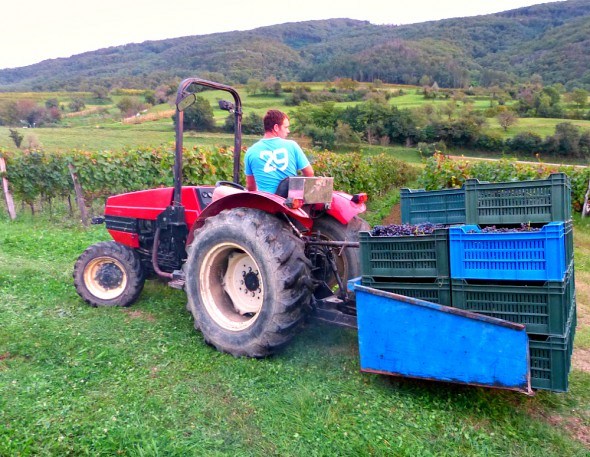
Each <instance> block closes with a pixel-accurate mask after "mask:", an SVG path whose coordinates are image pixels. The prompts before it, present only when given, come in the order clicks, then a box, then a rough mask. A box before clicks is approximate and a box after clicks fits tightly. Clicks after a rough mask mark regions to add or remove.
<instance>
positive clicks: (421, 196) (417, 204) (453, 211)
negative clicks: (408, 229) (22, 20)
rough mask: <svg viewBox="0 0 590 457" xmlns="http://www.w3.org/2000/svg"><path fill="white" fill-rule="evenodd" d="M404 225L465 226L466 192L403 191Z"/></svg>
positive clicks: (457, 190) (450, 190) (451, 190)
mask: <svg viewBox="0 0 590 457" xmlns="http://www.w3.org/2000/svg"><path fill="white" fill-rule="evenodd" d="M400 196H401V213H402V214H401V217H402V224H412V225H416V224H422V223H424V222H431V223H433V224H444V225H452V224H464V223H465V190H464V189H443V190H432V191H426V190H424V189H416V190H412V189H405V188H404V189H401V191H400Z"/></svg>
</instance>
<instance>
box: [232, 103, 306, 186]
mask: <svg viewBox="0 0 590 457" xmlns="http://www.w3.org/2000/svg"><path fill="white" fill-rule="evenodd" d="M289 125H290V124H289V118H288V117H287V115H286V114H285V113H283V112H281V111H278V110H269V111H268V112H267V113H266V115H265V116H264V137H263V138H262V139H261V140H259V141H258V142H256V143H255V144H253V145H252V146H251V147H250V148H248V150H247V151H246V157H245V159H244V162H245V173H246V188H247V189H248V190H261V191H264V192H270V193H273V194H274V193H275V192H276V190H277V186H278V185H279V183H280V182H281V181H282V180H283V179H284V178H287V177H289V176H297V172H298V171H299V170H301V172H302V174H303V176H313V168H312V166H311V165H310V163H309V160H308V159H307V157H306V156H305V154H304V153H303V151H302V150H301V148H300V147H299V145H298V144H297V143H296V142H295V141H293V140H287V139H286V138H287V136H288V135H289V132H290V130H289Z"/></svg>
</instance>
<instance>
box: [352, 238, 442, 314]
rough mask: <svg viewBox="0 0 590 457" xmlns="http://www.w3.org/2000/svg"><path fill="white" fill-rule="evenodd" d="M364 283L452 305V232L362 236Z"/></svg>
mask: <svg viewBox="0 0 590 457" xmlns="http://www.w3.org/2000/svg"><path fill="white" fill-rule="evenodd" d="M359 241H360V255H361V273H362V277H361V284H362V285H363V286H367V287H372V288H375V289H379V290H385V291H387V292H392V293H395V294H399V295H405V296H408V297H413V298H418V299H420V300H426V301H430V302H433V303H438V304H441V305H445V306H451V288H450V277H449V272H450V269H449V229H448V228H444V229H436V230H434V233H432V234H429V235H418V236H391V237H389V236H387V237H382V236H372V235H371V233H369V232H361V233H360V234H359Z"/></svg>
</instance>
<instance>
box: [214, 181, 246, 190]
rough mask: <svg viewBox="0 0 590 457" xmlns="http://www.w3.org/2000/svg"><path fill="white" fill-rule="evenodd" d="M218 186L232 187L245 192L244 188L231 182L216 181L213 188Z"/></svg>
mask: <svg viewBox="0 0 590 457" xmlns="http://www.w3.org/2000/svg"><path fill="white" fill-rule="evenodd" d="M219 186H229V187H234V188H235V189H240V190H246V188H245V187H244V186H242V185H241V184H238V183H235V182H233V181H217V182H216V183H215V187H219Z"/></svg>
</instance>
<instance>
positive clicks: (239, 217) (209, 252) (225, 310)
mask: <svg viewBox="0 0 590 457" xmlns="http://www.w3.org/2000/svg"><path fill="white" fill-rule="evenodd" d="M311 288H312V281H311V278H310V264H309V260H308V259H307V258H306V257H305V255H304V245H303V241H301V240H300V239H299V238H297V237H296V236H295V235H294V234H293V233H292V232H291V231H290V230H289V228H288V227H287V225H286V224H285V223H284V222H282V221H280V220H279V219H277V218H276V217H274V216H272V215H270V214H268V213H265V212H264V211H260V210H255V209H249V208H236V209H231V210H226V211H223V212H221V213H220V214H218V215H217V216H214V217H211V218H209V219H208V220H207V221H206V222H205V224H204V226H203V227H202V228H201V229H199V230H198V231H197V232H196V233H195V237H194V241H193V243H192V245H191V248H190V250H189V257H188V260H187V268H186V291H187V295H188V302H189V308H190V310H191V312H192V313H193V316H194V318H195V328H197V329H199V330H201V332H202V333H203V336H204V338H205V341H207V342H208V343H209V344H211V345H213V346H215V347H216V348H217V349H218V350H220V351H222V352H227V353H230V354H232V355H234V356H236V357H239V356H246V357H265V356H267V355H270V354H272V353H274V352H275V351H276V350H277V349H278V348H280V347H281V346H283V345H284V344H285V343H287V342H288V341H289V340H290V339H291V338H292V337H293V336H294V334H295V333H296V331H297V330H298V329H299V328H300V324H301V323H302V321H303V318H304V316H305V314H306V312H307V311H308V309H309V303H310V300H311Z"/></svg>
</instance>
